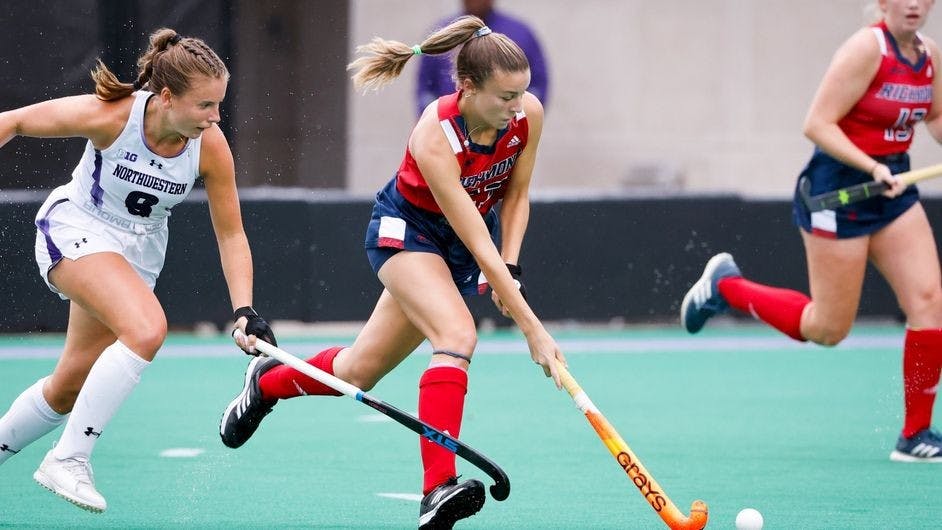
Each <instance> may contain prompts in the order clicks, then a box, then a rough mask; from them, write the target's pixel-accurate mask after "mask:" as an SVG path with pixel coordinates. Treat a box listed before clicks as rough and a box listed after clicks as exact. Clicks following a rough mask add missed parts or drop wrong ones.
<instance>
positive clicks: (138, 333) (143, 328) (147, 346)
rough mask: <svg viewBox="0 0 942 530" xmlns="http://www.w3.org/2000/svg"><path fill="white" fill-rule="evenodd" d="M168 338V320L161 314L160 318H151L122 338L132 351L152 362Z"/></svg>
mask: <svg viewBox="0 0 942 530" xmlns="http://www.w3.org/2000/svg"><path fill="white" fill-rule="evenodd" d="M166 338H167V318H166V317H165V316H164V315H163V314H161V315H160V317H159V318H156V317H155V318H150V319H148V320H147V321H146V322H142V323H141V324H140V325H137V326H134V327H133V329H131V330H129V331H128V332H127V333H126V334H124V335H123V336H122V337H120V340H121V342H123V343H124V345H125V346H127V347H128V348H129V349H130V350H131V351H133V352H134V353H136V354H137V355H139V356H141V358H143V359H145V360H148V361H150V360H152V359H153V358H154V357H155V356H156V355H157V350H159V349H160V347H161V346H162V345H163V343H164V339H166Z"/></svg>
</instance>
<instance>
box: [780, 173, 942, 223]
mask: <svg viewBox="0 0 942 530" xmlns="http://www.w3.org/2000/svg"><path fill="white" fill-rule="evenodd" d="M938 176H942V164H936V165H934V166H928V167H924V168H922V169H913V170H911V171H904V172H903V173H897V174H896V177H897V178H899V179H900V180H901V181H903V184H905V185H907V186H909V185H910V184H915V183H917V182H919V181H920V180H925V179H930V178H935V177H938ZM810 189H811V182H809V181H808V179H807V178H806V177H801V180H799V182H798V193H799V194H800V195H801V199H802V201H804V203H805V206H807V207H808V210H810V211H812V212H820V211H821V210H833V209H834V208H839V207H841V206H847V205H848V204H853V203H855V202H860V201H862V200H865V199H869V198H870V197H874V196H876V195H879V194H881V193H883V192H884V191H886V189H887V185H886V183H885V182H883V181H880V180H871V181H868V182H862V183H860V184H854V185H853V186H847V187H846V188H840V189H837V190H833V191H828V192H825V193H820V194H818V195H811V194H810Z"/></svg>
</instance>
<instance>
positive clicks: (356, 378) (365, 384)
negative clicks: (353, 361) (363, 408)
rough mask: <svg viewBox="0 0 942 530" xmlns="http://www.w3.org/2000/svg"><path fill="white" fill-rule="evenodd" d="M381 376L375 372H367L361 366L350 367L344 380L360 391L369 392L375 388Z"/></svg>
mask: <svg viewBox="0 0 942 530" xmlns="http://www.w3.org/2000/svg"><path fill="white" fill-rule="evenodd" d="M383 375H385V374H381V373H378V372H376V371H375V370H367V369H365V367H363V366H350V368H349V372H348V373H347V375H346V377H345V379H346V381H347V382H348V383H350V384H351V385H353V386H355V387H357V388H359V389H360V390H364V391H367V392H368V391H370V390H372V389H373V387H374V386H376V383H378V382H379V380H380V379H382V378H383Z"/></svg>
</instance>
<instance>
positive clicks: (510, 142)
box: [507, 134, 520, 147]
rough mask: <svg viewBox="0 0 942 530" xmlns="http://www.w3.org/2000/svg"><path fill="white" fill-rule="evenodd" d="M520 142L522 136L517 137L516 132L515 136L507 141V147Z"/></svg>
mask: <svg viewBox="0 0 942 530" xmlns="http://www.w3.org/2000/svg"><path fill="white" fill-rule="evenodd" d="M519 143H520V138H517V135H516V134H515V135H514V137H513V138H511V139H510V141H509V142H507V147H513V146H515V145H518V144H519Z"/></svg>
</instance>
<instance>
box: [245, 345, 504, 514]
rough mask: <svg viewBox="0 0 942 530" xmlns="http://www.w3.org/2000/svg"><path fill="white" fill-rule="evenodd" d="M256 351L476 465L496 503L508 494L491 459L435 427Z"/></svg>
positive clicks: (293, 361)
mask: <svg viewBox="0 0 942 530" xmlns="http://www.w3.org/2000/svg"><path fill="white" fill-rule="evenodd" d="M236 332H237V333H241V331H239V330H236ZM255 349H257V350H258V351H260V352H262V353H264V354H265V355H267V356H268V357H272V358H274V359H278V360H279V361H281V362H282V364H285V365H287V366H290V367H291V368H294V369H295V370H297V371H299V372H301V373H302V374H304V375H306V376H308V377H310V378H311V379H314V380H316V381H319V382H321V383H323V384H325V385H327V386H329V387H330V388H333V389H334V390H336V391H337V392H340V393H342V394H344V395H345V396H348V397H352V398H353V399H355V400H357V401H359V402H361V403H363V404H365V405H368V406H370V407H372V408H373V409H374V410H376V411H378V412H379V413H381V414H384V415H386V416H388V417H390V418H392V419H393V420H395V421H396V422H398V423H399V424H400V425H403V426H405V427H407V428H408V429H410V430H412V431H413V432H415V433H417V434H418V435H420V436H422V437H423V438H426V439H428V440H430V441H432V442H434V443H436V444H438V445H440V446H442V447H444V448H445V449H447V450H449V451H451V452H452V453H455V454H456V455H458V456H460V457H461V458H463V459H465V460H467V461H468V462H471V463H472V464H474V465H475V466H477V468H478V469H480V470H481V471H483V472H485V473H487V475H488V476H489V477H491V479H493V480H494V484H493V485H492V486H491V487H490V491H491V496H492V497H494V499H495V500H498V501H502V500H504V499H506V498H507V497H508V496H509V495H510V479H509V478H508V477H507V473H504V470H503V469H501V468H500V466H498V465H497V464H495V463H494V462H493V461H492V460H491V459H489V458H487V457H486V456H484V455H483V454H481V453H479V452H478V451H476V450H474V449H472V448H471V447H469V446H468V445H466V444H465V443H464V442H462V441H460V440H458V439H457V438H455V437H453V436H451V435H449V434H448V433H445V432H442V431H440V430H438V429H436V428H435V427H432V426H431V425H429V424H428V423H425V422H424V421H422V420H420V419H419V418H416V417H415V416H413V415H411V414H409V413H408V412H404V411H402V410H399V409H397V408H396V407H394V406H392V405H390V404H389V403H386V402H384V401H381V400H379V399H376V398H374V397H373V396H371V395H369V394H367V393H366V392H364V391H362V390H360V389H359V388H357V387H356V386H354V385H351V384H350V383H348V382H346V381H344V380H342V379H340V378H338V377H335V376H333V375H330V374H328V373H327V372H325V371H323V370H321V369H319V368H316V367H314V366H311V365H310V364H308V363H306V362H304V361H302V360H301V359H299V358H297V357H295V356H294V355H292V354H290V353H288V352H286V351H284V350H282V349H281V348H279V347H277V346H273V345H271V344H269V343H267V342H265V341H263V340H260V339H259V340H256V342H255Z"/></svg>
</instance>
